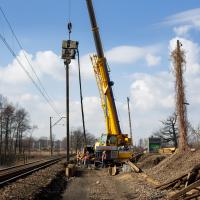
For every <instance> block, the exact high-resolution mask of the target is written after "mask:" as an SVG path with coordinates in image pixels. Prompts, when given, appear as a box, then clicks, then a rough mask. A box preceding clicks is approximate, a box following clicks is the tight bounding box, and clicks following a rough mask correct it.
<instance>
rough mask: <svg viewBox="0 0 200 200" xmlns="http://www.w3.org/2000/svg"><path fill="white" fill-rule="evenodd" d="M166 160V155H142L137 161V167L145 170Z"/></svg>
mask: <svg viewBox="0 0 200 200" xmlns="http://www.w3.org/2000/svg"><path fill="white" fill-rule="evenodd" d="M165 158H166V155H160V154H149V153H148V154H144V155H143V156H142V157H141V158H140V159H139V160H138V163H137V165H138V166H139V167H140V168H141V169H142V170H146V169H149V168H152V167H154V166H156V165H158V164H159V163H160V162H161V161H162V160H164V159H165Z"/></svg>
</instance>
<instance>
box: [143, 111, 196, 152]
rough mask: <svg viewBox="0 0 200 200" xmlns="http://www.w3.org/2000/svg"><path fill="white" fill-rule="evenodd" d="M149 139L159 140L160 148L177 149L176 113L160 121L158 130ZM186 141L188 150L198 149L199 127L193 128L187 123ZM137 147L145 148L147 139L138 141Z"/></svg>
mask: <svg viewBox="0 0 200 200" xmlns="http://www.w3.org/2000/svg"><path fill="white" fill-rule="evenodd" d="M151 137H156V138H160V139H161V143H162V147H175V148H178V146H179V130H178V124H177V115H176V113H173V114H171V115H170V116H169V117H167V118H166V119H165V120H163V121H161V126H160V128H159V129H158V130H157V131H155V132H154V133H153V134H152V136H151ZM187 141H188V145H189V147H190V148H196V149H199V148H200V126H197V127H194V126H193V125H192V124H191V123H190V122H187ZM139 146H141V147H147V146H148V139H140V140H139Z"/></svg>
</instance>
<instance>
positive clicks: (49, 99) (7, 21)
mask: <svg viewBox="0 0 200 200" xmlns="http://www.w3.org/2000/svg"><path fill="white" fill-rule="evenodd" d="M0 11H1V13H2V15H3V17H4V19H5V21H6V23H7V24H8V26H9V28H10V30H11V33H12V34H13V36H14V38H15V40H16V41H17V44H18V45H19V47H20V49H21V50H22V52H23V55H24V57H25V59H26V61H27V63H28V64H29V66H30V68H31V70H32V72H33V73H34V75H35V77H36V79H37V81H38V83H39V86H40V87H39V86H38V85H37V88H39V89H40V90H42V93H45V95H46V97H47V98H48V101H49V102H52V103H51V107H53V109H54V111H55V110H56V109H55V105H54V103H53V100H52V98H51V97H50V96H49V95H48V93H47V91H46V89H45V88H44V86H43V84H42V82H41V80H40V79H39V77H38V75H37V73H36V71H35V70H34V67H33V65H32V64H31V62H30V60H29V59H28V57H27V56H26V53H25V51H24V48H23V46H22V44H21V43H20V41H19V39H18V38H17V35H16V34H15V32H14V29H13V28H12V26H11V24H10V22H9V20H8V18H7V16H6V14H5V12H4V11H3V9H2V7H1V6H0ZM1 36H2V35H1ZM7 44H8V43H7ZM11 50H12V49H11ZM12 51H13V50H12ZM13 52H14V51H13ZM15 55H16V54H15ZM15 57H16V56H15ZM29 75H30V74H29ZM30 76H31V75H30ZM29 78H30V77H29ZM31 78H32V77H31ZM32 79H33V78H32ZM34 82H35V81H34ZM43 96H44V95H43ZM56 113H57V112H56ZM57 114H58V113H57Z"/></svg>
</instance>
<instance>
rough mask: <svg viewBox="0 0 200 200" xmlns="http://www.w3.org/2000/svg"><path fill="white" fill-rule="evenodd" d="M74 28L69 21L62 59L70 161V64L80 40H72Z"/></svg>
mask: <svg viewBox="0 0 200 200" xmlns="http://www.w3.org/2000/svg"><path fill="white" fill-rule="evenodd" d="M71 30H72V24H71V22H69V23H68V31H69V40H63V42H62V59H63V60H64V64H65V71H66V136H67V162H69V137H70V134H69V64H70V63H71V59H75V56H76V50H77V48H78V42H77V41H72V40H70V35H71Z"/></svg>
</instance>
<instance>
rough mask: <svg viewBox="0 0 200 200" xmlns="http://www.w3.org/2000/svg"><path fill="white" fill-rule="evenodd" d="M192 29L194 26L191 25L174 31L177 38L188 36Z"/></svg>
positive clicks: (175, 28) (179, 27) (176, 28)
mask: <svg viewBox="0 0 200 200" xmlns="http://www.w3.org/2000/svg"><path fill="white" fill-rule="evenodd" d="M191 28H192V26H190V25H183V26H178V27H174V28H173V30H174V32H175V33H176V35H177V36H187V34H188V32H189V31H190V30H191Z"/></svg>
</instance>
